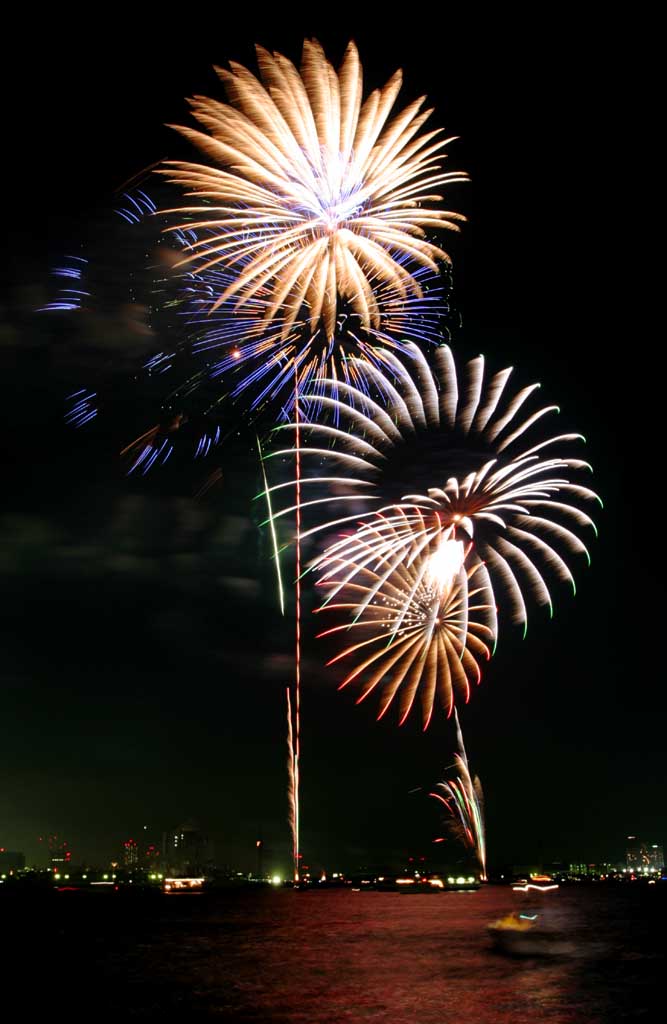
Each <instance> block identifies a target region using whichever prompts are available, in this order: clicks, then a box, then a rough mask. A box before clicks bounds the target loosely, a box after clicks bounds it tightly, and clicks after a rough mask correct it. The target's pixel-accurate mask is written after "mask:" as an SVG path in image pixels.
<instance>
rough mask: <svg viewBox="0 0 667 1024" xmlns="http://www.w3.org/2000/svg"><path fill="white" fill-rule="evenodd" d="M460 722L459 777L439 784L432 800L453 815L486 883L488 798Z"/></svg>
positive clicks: (457, 729)
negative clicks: (472, 764)
mask: <svg viewBox="0 0 667 1024" xmlns="http://www.w3.org/2000/svg"><path fill="white" fill-rule="evenodd" d="M454 715H455V719H456V742H457V748H458V749H457V753H456V754H455V755H454V767H455V768H456V769H457V771H458V775H457V777H456V778H455V779H453V780H448V781H445V782H439V783H438V784H437V787H436V789H437V790H439V792H435V793H429V796H431V797H433V798H434V799H435V800H439V801H440V803H442V804H444V806H445V807H446V808H447V810H448V811H449V813H450V814H451V815H452V818H453V819H454V822H455V824H456V829H455V831H456V832H457V833H458V835H459V836H460V838H461V839H462V841H463V842H464V844H465V845H466V846H468V847H469V849H471V850H472V851H473V852H474V854H475V857H476V859H477V862H478V864H479V867H480V872H481V877H482V880H483V881H486V832H485V827H484V795H483V792H482V786H481V783H480V781H479V778H478V777H477V776H475V777H474V778H473V777H472V776H471V774H470V767H469V765H468V755H467V754H466V749H465V746H464V743H463V733H462V732H461V723H460V722H459V716H458V714H457V713H456V711H455V712H454Z"/></svg>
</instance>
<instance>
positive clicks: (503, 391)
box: [281, 345, 599, 627]
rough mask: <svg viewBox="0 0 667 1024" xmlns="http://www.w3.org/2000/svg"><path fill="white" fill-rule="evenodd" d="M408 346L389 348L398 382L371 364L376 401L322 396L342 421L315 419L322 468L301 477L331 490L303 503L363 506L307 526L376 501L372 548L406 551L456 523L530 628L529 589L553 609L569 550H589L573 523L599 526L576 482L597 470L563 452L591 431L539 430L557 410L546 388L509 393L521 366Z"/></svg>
mask: <svg viewBox="0 0 667 1024" xmlns="http://www.w3.org/2000/svg"><path fill="white" fill-rule="evenodd" d="M409 349H410V356H409V358H408V359H403V360H399V359H398V358H397V357H396V356H394V355H392V354H388V355H387V359H388V361H389V362H391V364H392V365H393V368H394V378H393V382H392V381H389V380H388V379H387V377H386V376H383V375H380V374H379V373H378V372H377V371H375V370H371V371H369V373H370V374H371V375H372V376H373V377H374V379H375V381H376V384H377V389H378V392H380V393H381V395H382V397H381V398H379V399H378V400H377V401H375V400H373V399H372V398H371V397H369V396H368V395H367V394H365V393H362V392H361V391H359V390H358V389H354V388H351V387H343V386H342V385H341V384H340V383H339V382H335V389H334V382H331V381H329V382H328V384H327V388H328V394H327V395H325V397H324V398H322V397H321V396H320V398H319V400H320V401H321V402H323V403H324V404H325V405H326V406H327V407H328V408H329V409H331V410H332V411H333V412H335V422H332V423H329V424H322V423H320V422H312V423H310V424H307V428H308V434H309V440H310V442H311V444H310V447H305V446H304V447H303V450H302V457H303V458H304V460H305V458H306V457H307V456H309V457H310V463H311V465H312V466H316V467H317V470H316V472H314V473H313V472H311V474H310V476H308V474H304V479H303V481H302V486H303V488H304V493H308V491H307V490H306V488H307V487H312V488H320V489H321V488H322V487H324V486H326V487H328V488H330V489H332V491H333V493H329V494H328V496H327V497H324V498H321V497H311V498H310V500H309V501H304V502H303V505H304V508H307V507H308V506H310V508H311V509H312V510H313V511H315V510H319V509H320V508H321V507H322V505H325V507H326V508H327V511H328V512H329V510H330V508H331V502H332V501H333V500H336V501H347V502H351V503H353V507H354V508H355V512H354V514H352V515H345V516H342V517H339V518H328V517H327V518H326V520H325V521H324V522H320V523H319V524H318V525H317V526H315V527H313V528H312V529H311V530H310V531H307V532H311V533H312V532H317V531H319V530H333V529H334V528H335V527H336V526H340V525H341V524H345V523H349V522H351V521H353V520H358V519H359V514H360V513H359V511H357V510H360V511H361V512H363V509H374V510H377V511H381V512H382V518H381V519H380V520H379V521H378V522H377V523H376V524H375V527H374V529H373V538H371V537H370V536H369V537H368V543H369V545H370V546H371V547H372V546H376V547H377V549H378V550H379V551H381V552H385V551H386V550H387V548H388V547H391V548H393V549H394V550H395V551H396V553H397V554H398V553H399V552H400V551H401V550H403V549H408V548H409V547H410V545H411V544H412V543H413V539H414V535H415V532H416V533H417V534H418V535H419V536H421V537H422V538H423V539H424V541H430V540H435V539H437V538H438V537H439V536H442V535H444V533H445V532H447V531H453V533H452V535H453V536H455V537H457V538H459V539H461V540H463V541H464V542H466V543H472V544H473V545H474V551H475V554H476V557H477V558H479V559H480V560H481V561H483V562H484V563H485V564H486V567H487V569H488V572H489V574H490V576H491V579H492V582H493V585H494V588H496V589H497V590H498V596H499V597H502V598H503V599H504V600H506V601H507V603H508V606H509V610H510V613H511V616H512V619H513V621H515V622H518V623H521V624H523V625H524V627H525V625H526V623H527V606H526V598H525V596H524V595H525V594H526V593H529V594H530V595H532V596H533V597H534V598H535V599H536V600H537V601H538V603H540V604H545V605H547V606H549V608H551V607H552V598H551V593H550V590H549V585H548V583H547V580H548V579H549V577H550V576H555V577H556V579H559V580H565V581H567V582H569V583H570V584H571V585H572V586H573V588H574V577H573V574H572V572H571V570H570V568H569V566H568V564H567V562H566V560H565V559H566V557H568V556H571V555H573V554H575V555H577V554H581V555H584V556H585V557H586V558H588V551H587V549H586V547H585V545H584V544H583V542H582V541H581V539H580V538H579V536H578V535H577V533H576V532H575V529H576V528H577V527H584V528H586V527H590V528H592V529H593V530H594V529H595V526H594V523H593V520H592V519H591V517H590V516H589V515H588V514H587V513H586V512H584V511H583V510H582V509H581V508H580V507H579V504H578V503H580V502H586V501H591V500H595V499H597V495H596V494H595V493H594V492H593V491H592V490H590V489H589V488H588V487H586V486H584V485H582V484H581V483H579V482H577V481H576V474H577V473H579V472H580V471H590V468H591V467H590V466H589V465H588V463H586V462H584V461H582V460H581V459H577V458H572V457H570V456H569V455H562V454H560V453H559V452H560V450H561V449H562V448H563V447H564V446H565V445H569V444H572V443H574V442H576V441H580V440H583V438H582V437H581V435H579V434H570V433H563V434H552V435H549V434H546V436H545V434H544V431H540V432H539V435H538V428H540V427H541V426H542V423H543V421H544V419H545V417H547V416H549V415H551V414H553V413H555V412H557V411H558V409H557V407H556V406H553V405H550V406H540V407H538V408H536V409H532V411H531V410H530V408H529V407H530V400H531V398H532V397H533V396H534V394H535V392H536V390H537V389H538V388H539V385H538V384H533V385H530V386H528V387H524V388H522V389H521V390H519V391H518V392H516V393H511V392H510V391H509V389H508V382H509V380H510V376H511V372H512V371H511V368H507V369H504V370H500V371H499V372H498V373H496V374H495V375H494V376H492V377H491V378H490V380H488V381H486V382H485V380H484V358H483V357H482V356H478V357H477V358H476V359H473V360H471V361H470V362H469V363H468V364H467V365H466V367H465V369H464V370H463V372H462V374H460V375H459V374H458V373H457V369H456V366H455V363H454V359H453V356H452V353H451V350H450V349H449V347H448V346H446V345H443V346H441V347H439V348H438V349H436V351H435V359H434V363H435V366H434V368H432V367H431V365H429V363H428V362H427V360H426V358H425V357H424V355H423V354H422V353H421V352H420V351H419V349H418V348H417V347H416V346H415V345H409ZM301 429H302V432H304V430H305V429H306V428H305V427H304V425H303V424H302V427H301ZM281 454H284V453H281ZM573 476H574V477H575V479H573ZM310 494H313V491H312V490H311V491H310ZM597 500H598V501H599V499H597ZM286 511H287V510H286ZM426 512H431V513H433V514H435V513H437V515H431V516H427V515H426V514H425V513H426ZM304 536H307V533H304ZM356 544H357V539H356V535H355V534H352V535H351V536H344V537H343V538H342V539H341V540H339V541H337V542H336V543H335V544H333V545H332V546H330V547H329V548H327V552H326V558H327V559H330V558H331V557H337V558H340V559H341V560H343V561H344V560H345V558H346V557H347V552H348V551H354V550H355V545H356ZM494 603H495V602H494Z"/></svg>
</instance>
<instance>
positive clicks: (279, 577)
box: [255, 434, 298, 615]
mask: <svg viewBox="0 0 667 1024" xmlns="http://www.w3.org/2000/svg"><path fill="white" fill-rule="evenodd" d="M255 436H256V438H257V451H258V452H259V464H260V466H261V467H262V479H263V481H264V493H265V495H266V504H267V509H268V513H269V527H270V530H271V543H272V544H273V558H274V561H275V563H276V578H277V580H278V600H279V602H280V611H281V614H282V615H284V614H285V594H284V591H283V580H282V575H281V572H280V552H279V550H278V538H277V536H276V524H275V522H274V519H273V509H272V507H271V490H270V488H269V484H268V480H267V477H266V469H265V468H264V458H263V456H262V445H261V442H260V440H259V434H256V435H255ZM297 504H298V499H297Z"/></svg>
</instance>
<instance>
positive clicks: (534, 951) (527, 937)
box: [487, 913, 575, 957]
mask: <svg viewBox="0 0 667 1024" xmlns="http://www.w3.org/2000/svg"><path fill="white" fill-rule="evenodd" d="M487 931H488V933H489V935H490V936H491V939H492V941H493V945H494V947H495V948H496V949H497V950H498V951H499V952H501V953H506V954H508V955H509V956H546V957H550V956H570V955H571V954H572V953H574V951H575V945H574V943H573V942H571V941H569V940H568V939H567V938H565V936H563V935H562V934H560V933H559V932H556V931H552V930H550V929H548V928H546V927H544V925H543V924H542V922H541V921H540V920H539V915H538V914H517V913H511V914H507V915H506V916H505V917H501V918H499V919H498V920H497V921H494V922H493V923H492V924H490V925H487Z"/></svg>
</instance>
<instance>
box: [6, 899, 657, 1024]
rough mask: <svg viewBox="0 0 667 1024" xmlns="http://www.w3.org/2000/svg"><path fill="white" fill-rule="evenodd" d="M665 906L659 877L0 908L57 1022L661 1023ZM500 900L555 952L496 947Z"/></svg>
mask: <svg viewBox="0 0 667 1024" xmlns="http://www.w3.org/2000/svg"><path fill="white" fill-rule="evenodd" d="M664 905H665V892H663V891H662V890H661V889H660V888H659V887H658V888H654V889H653V890H648V891H647V890H645V889H644V890H640V889H639V888H635V887H628V888H624V889H622V890H621V889H619V888H615V889H610V888H600V889H595V888H581V889H579V888H570V889H566V888H563V889H560V890H559V891H558V892H557V893H549V894H548V895H546V896H543V897H535V895H534V894H531V896H530V897H528V896H521V895H518V894H516V893H512V892H511V890H509V889H504V888H493V887H489V888H486V889H482V890H480V891H479V892H476V893H468V894H465V893H452V894H437V895H410V896H405V895H402V894H398V893H376V892H370V893H352V892H349V891H329V892H322V893H293V892H291V891H261V892H231V893H222V894H207V895H204V896H191V895H183V896H178V897H174V898H169V897H162V896H155V897H153V898H150V899H148V898H146V899H138V898H136V897H135V898H134V899H131V898H127V897H126V898H123V897H118V898H116V897H113V896H111V895H110V896H108V897H107V896H104V897H101V898H91V897H88V896H85V895H84V896H79V897H77V896H71V897H67V896H65V897H64V898H62V899H55V898H54V899H51V900H44V901H42V902H41V903H34V904H32V905H31V907H30V913H29V914H27V913H26V908H25V907H23V909H21V904H20V903H16V904H14V905H13V906H12V907H11V908H10V907H8V906H2V905H1V904H0V911H2V913H3V917H4V918H5V924H6V925H8V926H9V927H10V928H15V929H19V931H20V930H21V929H23V930H24V932H25V934H24V938H25V939H28V932H29V936H30V938H29V945H28V946H27V947H26V946H25V945H23V946H22V949H23V954H24V956H23V959H22V962H23V964H24V967H25V965H26V956H27V963H28V964H29V966H30V971H31V973H32V972H39V976H40V977H41V979H42V983H41V984H40V986H37V989H36V990H35V986H32V988H31V989H30V994H29V996H28V997H27V1001H26V994H25V990H23V994H22V1003H23V1007H24V1010H25V1011H26V1012H27V1011H29V1010H30V1006H31V1001H32V1002H34V1005H35V1006H37V1004H38V1003H39V1006H40V1007H41V1006H42V1005H44V1006H48V1007H50V1008H51V1009H52V1010H53V1011H56V1010H58V1009H60V1008H62V1009H63V1010H67V1013H68V1019H69V1021H70V1022H71V1021H78V1020H84V1019H86V1020H90V1021H99V1020H106V1019H115V1020H116V1021H117V1020H118V1019H119V1017H120V1016H121V1015H124V1016H127V1015H129V1016H130V1018H131V1019H134V1020H155V1021H157V1020H160V1021H162V1022H164V1021H166V1020H171V1019H172V1017H175V1016H176V1015H178V1016H179V1017H181V1018H182V1019H183V1020H184V1021H187V1022H190V1021H199V1020H213V1019H215V1020H217V1021H222V1022H232V1021H234V1022H239V1024H249V1022H256V1024H259V1022H261V1024H342V1022H348V1021H349V1022H351V1021H360V1022H374V1024H380V1022H381V1024H450V1022H452V1024H453V1022H455V1021H456V1022H458V1021H460V1020H462V1019H463V1018H467V1020H469V1021H471V1022H472V1024H524V1022H525V1024H528V1022H530V1024H536V1022H537V1024H539V1022H542V1021H545V1022H549V1024H606V1022H611V1021H617V1020H618V1021H620V1020H633V1021H644V1022H648V1021H653V1020H659V1019H662V1018H661V1017H660V1016H659V1017H654V1016H651V1012H650V1010H649V1007H650V1005H651V1003H652V1001H653V1000H652V988H655V989H657V985H658V979H659V977H660V975H661V971H662V970H663V967H664V952H663V951H664V937H663V936H664V933H663V920H664V918H663V913H662V911H663V909H664ZM512 909H519V910H521V911H522V912H527V913H536V912H537V913H539V915H540V917H539V921H540V924H541V925H542V926H543V927H544V928H545V929H546V930H548V931H549V932H550V933H552V934H553V935H554V936H557V937H559V939H560V938H562V939H563V940H566V941H567V943H568V944H569V945H568V948H567V955H553V953H552V952H550V951H548V950H547V951H546V952H545V950H543V949H542V950H540V951H539V955H535V956H530V955H529V956H523V955H516V956H510V955H507V954H506V953H503V952H500V951H498V950H495V949H494V947H493V943H492V941H491V938H490V936H489V934H488V933H487V931H486V926H487V925H488V924H489V923H490V922H492V921H494V920H495V919H496V918H498V917H500V916H502V915H503V914H506V913H507V912H508V911H510V910H512ZM5 911H9V917H10V918H12V917H13V918H14V919H13V921H9V920H8V918H7V915H6V913H5ZM28 925H29V927H28ZM5 934H7V931H6V932H5ZM14 936H15V937H16V939H17V942H18V941H19V939H18V933H17V932H14ZM26 949H28V950H29V953H27V954H26ZM561 952H562V948H561ZM9 976H10V977H11V975H9ZM5 998H6V999H7V1000H9V999H10V996H9V994H8V993H7V992H6V991H5Z"/></svg>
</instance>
